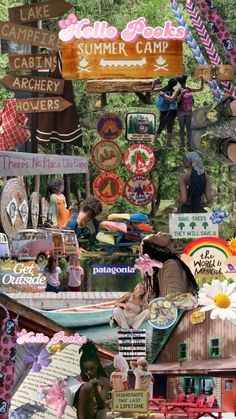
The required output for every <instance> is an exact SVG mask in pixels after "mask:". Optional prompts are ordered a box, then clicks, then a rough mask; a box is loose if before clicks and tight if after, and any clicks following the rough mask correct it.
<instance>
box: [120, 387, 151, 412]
mask: <svg viewBox="0 0 236 419" xmlns="http://www.w3.org/2000/svg"><path fill="white" fill-rule="evenodd" d="M112 411H113V412H133V413H134V412H136V413H147V412H148V392H147V391H144V390H127V391H113V392H112Z"/></svg>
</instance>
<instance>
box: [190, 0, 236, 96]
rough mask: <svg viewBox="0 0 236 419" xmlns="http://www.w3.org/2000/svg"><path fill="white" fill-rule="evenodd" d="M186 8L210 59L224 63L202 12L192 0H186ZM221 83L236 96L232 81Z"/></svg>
mask: <svg viewBox="0 0 236 419" xmlns="http://www.w3.org/2000/svg"><path fill="white" fill-rule="evenodd" d="M186 8H187V10H188V13H189V15H190V17H191V19H192V21H193V24H194V27H195V29H196V31H197V33H198V36H199V38H200V40H201V42H202V45H203V46H204V48H205V50H206V52H207V54H208V57H209V59H210V62H211V63H212V64H215V65H217V64H222V63H223V62H222V60H221V59H220V56H219V54H218V52H217V50H216V48H215V46H214V44H213V42H212V40H211V38H210V36H209V34H208V33H207V30H206V26H205V25H204V23H203V21H202V18H201V16H200V14H199V13H198V10H197V9H196V7H195V6H194V4H193V2H192V0H186ZM221 85H222V87H223V90H224V92H225V93H226V94H227V95H229V96H233V97H235V98H236V92H235V91H234V86H233V84H232V83H231V82H226V81H222V82H221Z"/></svg>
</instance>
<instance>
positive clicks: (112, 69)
mask: <svg viewBox="0 0 236 419" xmlns="http://www.w3.org/2000/svg"><path fill="white" fill-rule="evenodd" d="M59 26H60V28H61V30H60V32H59V38H60V40H61V41H62V42H63V44H62V58H63V78H64V79H104V78H108V79H109V78H153V77H159V76H166V77H170V76H172V75H175V76H177V75H181V74H182V41H183V40H184V39H185V29H184V28H181V27H175V26H173V25H172V23H171V22H169V21H168V22H166V23H165V25H164V27H160V26H157V27H156V28H152V27H150V26H147V20H146V19H145V18H144V17H141V18H139V19H136V20H134V21H132V22H129V23H128V24H127V26H126V28H125V29H124V30H123V31H122V32H121V33H119V31H118V30H117V29H116V28H115V27H113V26H110V25H109V24H108V23H107V22H99V21H96V22H95V23H94V24H93V25H92V24H91V22H90V20H89V19H82V20H81V21H78V20H77V17H76V16H75V15H74V14H72V13H71V14H70V15H69V16H68V18H67V19H66V20H61V21H59Z"/></svg>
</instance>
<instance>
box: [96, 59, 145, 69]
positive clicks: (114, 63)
mask: <svg viewBox="0 0 236 419" xmlns="http://www.w3.org/2000/svg"><path fill="white" fill-rule="evenodd" d="M100 65H101V66H102V67H131V66H133V67H136V66H138V67H143V66H144V65H146V58H142V59H140V60H106V59H104V58H102V59H101V60H100Z"/></svg>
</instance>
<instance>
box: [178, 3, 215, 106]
mask: <svg viewBox="0 0 236 419" xmlns="http://www.w3.org/2000/svg"><path fill="white" fill-rule="evenodd" d="M170 3H171V9H172V11H173V13H174V16H175V18H176V20H177V22H178V24H179V25H180V26H182V27H183V28H185V30H186V42H187V43H188V45H189V47H190V49H191V51H192V54H193V56H194V58H195V60H196V61H197V62H198V64H200V65H205V64H207V62H206V61H205V58H204V57H203V55H202V53H201V51H200V48H199V46H198V44H197V42H196V40H195V39H194V37H193V35H192V32H191V30H190V29H189V27H188V25H187V22H186V21H185V20H184V17H183V15H182V13H181V11H180V8H179V6H178V4H177V3H176V1H175V0H170ZM208 83H209V85H210V88H211V90H212V93H213V94H214V97H215V99H216V100H218V101H220V100H221V98H222V95H221V92H220V88H219V86H218V83H217V82H216V81H215V80H208Z"/></svg>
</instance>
